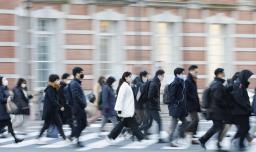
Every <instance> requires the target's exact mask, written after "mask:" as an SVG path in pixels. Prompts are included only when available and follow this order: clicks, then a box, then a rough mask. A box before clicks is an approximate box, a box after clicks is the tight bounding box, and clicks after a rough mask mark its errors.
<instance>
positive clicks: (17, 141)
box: [15, 138, 24, 143]
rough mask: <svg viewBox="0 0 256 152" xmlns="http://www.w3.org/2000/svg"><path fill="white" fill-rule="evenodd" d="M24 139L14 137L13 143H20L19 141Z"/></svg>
mask: <svg viewBox="0 0 256 152" xmlns="http://www.w3.org/2000/svg"><path fill="white" fill-rule="evenodd" d="M23 140H24V139H19V138H16V139H15V143H20V142H22V141H23Z"/></svg>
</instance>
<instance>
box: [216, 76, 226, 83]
mask: <svg viewBox="0 0 256 152" xmlns="http://www.w3.org/2000/svg"><path fill="white" fill-rule="evenodd" d="M214 80H215V81H217V82H220V83H222V84H223V83H224V82H225V80H224V79H222V78H218V77H215V78H214Z"/></svg>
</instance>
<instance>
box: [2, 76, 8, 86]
mask: <svg viewBox="0 0 256 152" xmlns="http://www.w3.org/2000/svg"><path fill="white" fill-rule="evenodd" d="M3 85H4V86H8V80H7V79H6V78H3Z"/></svg>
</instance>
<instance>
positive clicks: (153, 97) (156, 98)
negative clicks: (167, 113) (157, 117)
mask: <svg viewBox="0 0 256 152" xmlns="http://www.w3.org/2000/svg"><path fill="white" fill-rule="evenodd" d="M160 87H161V82H160V80H159V79H158V78H157V77H154V78H153V80H152V81H151V82H150V84H149V89H148V99H149V105H148V106H149V109H150V110H157V111H160Z"/></svg>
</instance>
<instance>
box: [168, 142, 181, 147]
mask: <svg viewBox="0 0 256 152" xmlns="http://www.w3.org/2000/svg"><path fill="white" fill-rule="evenodd" d="M170 147H179V145H178V144H176V143H174V142H171V143H170Z"/></svg>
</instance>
